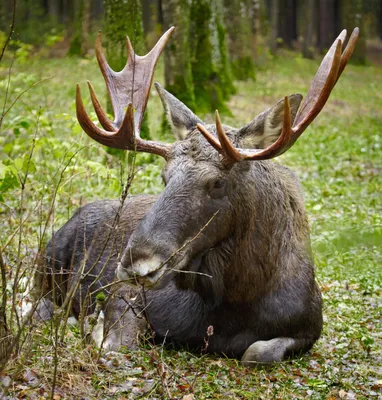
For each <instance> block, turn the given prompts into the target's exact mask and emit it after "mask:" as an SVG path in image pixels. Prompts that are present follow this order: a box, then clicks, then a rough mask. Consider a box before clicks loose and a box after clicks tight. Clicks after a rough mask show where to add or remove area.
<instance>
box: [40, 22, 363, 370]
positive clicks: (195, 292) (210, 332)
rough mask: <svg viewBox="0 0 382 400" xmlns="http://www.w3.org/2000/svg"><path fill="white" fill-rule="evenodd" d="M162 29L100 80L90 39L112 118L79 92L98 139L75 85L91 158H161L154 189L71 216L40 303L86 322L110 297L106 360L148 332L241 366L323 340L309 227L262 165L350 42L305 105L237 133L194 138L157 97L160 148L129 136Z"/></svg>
mask: <svg viewBox="0 0 382 400" xmlns="http://www.w3.org/2000/svg"><path fill="white" fill-rule="evenodd" d="M173 29H174V28H171V29H169V30H168V31H167V32H166V33H165V34H164V35H163V36H162V37H161V39H160V40H159V41H158V43H157V44H156V45H155V47H154V48H153V49H152V50H151V52H150V53H148V54H147V55H146V56H142V57H141V56H138V55H136V54H135V53H134V50H133V48H132V45H131V43H130V41H129V38H128V37H127V50H128V59H127V63H126V66H125V68H124V69H123V70H122V71H121V72H115V71H113V70H112V69H111V68H110V67H109V65H108V64H107V61H106V58H105V56H104V54H103V52H102V45H101V37H100V36H99V37H98V38H97V42H96V55H97V60H98V63H99V66H100V69H101V72H102V74H103V76H104V79H105V81H106V86H107V89H108V92H109V95H110V99H111V102H112V106H113V109H114V117H115V118H114V121H111V120H110V119H109V118H108V116H107V115H106V113H105V112H104V111H103V110H102V108H101V105H100V102H99V100H98V99H97V96H96V94H95V91H94V89H93V87H92V85H91V84H90V83H89V82H88V85H89V90H90V95H91V100H92V103H93V106H94V109H95V111H96V114H97V117H98V120H99V122H100V124H101V125H102V127H103V128H100V127H98V126H97V125H96V124H95V123H94V122H93V121H92V120H91V119H90V117H89V116H88V114H87V113H86V110H85V107H84V104H83V101H82V98H81V91H80V88H79V86H78V85H77V93H76V108H77V118H78V121H79V123H80V125H81V127H82V128H83V130H84V131H85V132H86V133H87V134H88V135H89V136H90V137H91V138H92V139H94V140H96V141H97V142H99V143H100V144H102V145H105V146H109V147H113V148H118V149H125V150H130V151H134V152H147V153H152V154H156V155H159V156H161V157H163V158H164V159H165V160H166V165H165V167H164V169H163V171H162V177H163V181H164V185H165V188H164V190H163V192H162V193H161V194H160V195H137V196H130V195H127V194H125V196H123V201H121V200H101V201H97V202H94V203H90V204H87V205H85V206H83V207H82V208H80V209H79V210H78V211H77V212H76V213H75V214H74V216H73V217H72V218H71V219H70V220H69V221H68V222H67V223H66V224H65V225H64V226H63V227H62V228H61V229H60V230H58V231H57V232H56V233H55V234H54V236H53V237H52V239H51V241H50V242H49V243H48V245H47V249H46V255H45V260H46V261H45V271H46V274H47V276H48V279H47V288H46V289H45V290H46V291H47V292H48V291H50V292H53V293H54V300H55V301H56V302H57V303H58V304H61V305H62V304H63V303H65V300H66V299H67V298H68V295H69V294H72V295H73V301H72V302H71V303H70V304H71V308H72V311H73V313H74V315H76V316H78V315H79V314H81V313H84V314H91V313H92V312H93V311H94V308H95V303H96V296H97V293H99V292H103V293H107V294H108V295H109V296H108V299H107V301H106V305H105V308H104V310H103V315H104V320H103V323H104V325H103V329H104V335H105V337H104V340H103V345H104V346H107V347H109V348H113V349H118V348H119V347H120V346H122V345H125V346H129V347H131V348H134V347H135V346H137V340H138V336H139V334H140V333H141V332H143V331H144V329H145V328H146V326H147V325H146V321H147V322H148V324H149V326H150V327H151V329H152V331H153V332H154V333H155V339H156V338H159V339H160V340H162V339H166V341H167V342H172V343H175V344H179V345H186V346H188V347H189V348H191V349H195V350H197V349H199V350H200V349H206V348H207V351H209V352H213V353H219V354H224V355H226V356H228V357H235V358H238V359H241V360H242V361H243V363H245V364H246V365H252V364H256V363H271V362H278V361H281V360H283V359H285V358H286V357H289V356H292V355H296V354H300V353H303V352H306V351H308V350H310V349H311V348H312V346H313V344H314V343H315V342H316V341H317V340H318V338H319V337H320V334H321V330H322V300H321V293H320V290H319V288H318V285H317V283H316V282H315V273H314V261H313V256H312V252H311V246H310V236H309V226H308V222H307V217H306V212H305V207H304V200H303V195H302V191H301V188H300V185H299V182H298V180H297V178H296V177H295V176H294V174H293V173H292V172H291V171H290V170H289V169H287V168H285V167H283V166H281V165H279V164H278V163H275V162H273V161H271V160H270V159H272V158H274V157H276V156H279V155H281V154H283V153H284V152H285V151H287V150H288V149H289V148H290V147H291V146H292V145H293V144H294V142H295V141H296V140H297V138H298V137H299V136H300V135H301V134H302V133H303V131H304V130H305V129H306V128H307V127H308V126H309V124H310V123H311V122H312V121H313V120H314V119H315V117H316V116H317V115H318V114H319V112H320V111H321V109H322V108H323V107H324V105H325V103H326V101H327V99H328V97H329V95H330V92H331V90H332V89H333V87H334V86H335V84H336V82H337V80H338V79H339V77H340V75H341V73H342V72H343V70H344V68H345V66H346V64H347V62H348V60H349V58H350V57H351V54H352V52H353V50H354V47H355V44H356V41H357V38H358V34H359V32H358V28H355V29H354V31H353V33H352V35H351V37H350V39H349V41H348V44H347V46H346V48H345V49H344V51H342V45H343V43H344V41H345V39H346V31H345V30H344V31H343V32H342V33H341V34H340V35H339V36H338V38H337V39H336V40H335V41H334V43H333V45H332V46H331V47H330V49H329V50H328V53H327V54H326V56H325V57H324V59H323V61H322V63H321V66H320V67H319V69H318V72H317V74H316V76H315V78H314V80H313V82H312V85H311V87H310V89H309V92H308V94H307V96H306V98H305V99H304V100H303V101H302V96H301V95H300V94H292V95H290V96H286V97H284V98H283V99H282V100H280V101H279V102H278V103H277V104H276V105H275V106H273V107H272V108H270V109H268V110H266V111H264V112H263V113H261V114H260V115H258V116H257V117H256V118H255V119H254V120H253V121H252V122H250V123H249V124H248V125H246V126H244V127H242V128H240V129H236V128H233V127H230V126H226V125H223V124H222V123H221V120H220V117H219V114H218V112H216V122H215V124H205V123H204V122H203V121H202V120H201V119H200V118H199V117H197V116H196V115H195V114H194V113H193V112H192V111H191V110H190V109H189V108H187V107H186V106H185V105H184V104H183V103H182V102H181V101H179V100H178V99H177V98H176V97H174V96H173V95H172V94H170V93H169V92H167V91H166V90H165V89H164V88H163V87H161V86H160V85H159V84H158V83H156V84H155V87H156V90H157V91H158V93H159V96H160V99H161V102H162V104H163V106H164V110H165V112H166V115H167V118H168V120H169V122H170V124H171V126H172V130H173V132H174V134H175V135H176V137H177V141H176V142H175V143H172V144H167V143H161V142H156V141H150V140H144V139H142V138H141V137H140V128H141V124H142V120H143V115H144V111H145V108H146V104H147V101H148V97H149V93H150V89H151V85H152V80H153V74H154V69H155V66H156V64H157V61H158V58H159V56H160V54H161V52H162V50H163V49H164V46H165V45H166V43H167V41H168V40H169V37H170V35H171V33H172V31H173ZM86 299H87V305H86V309H85V311H84V300H86ZM143 316H144V317H143ZM207 342H208V343H207ZM207 345H208V346H207Z"/></svg>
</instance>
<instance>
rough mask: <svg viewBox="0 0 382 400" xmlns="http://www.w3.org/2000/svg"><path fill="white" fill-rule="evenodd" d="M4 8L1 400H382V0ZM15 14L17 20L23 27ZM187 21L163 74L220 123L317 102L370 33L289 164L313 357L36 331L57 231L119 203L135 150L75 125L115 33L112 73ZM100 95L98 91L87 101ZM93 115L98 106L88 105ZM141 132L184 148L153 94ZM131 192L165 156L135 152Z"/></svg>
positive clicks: (144, 188) (50, 328) (44, 328)
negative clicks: (306, 260) (98, 47)
mask: <svg viewBox="0 0 382 400" xmlns="http://www.w3.org/2000/svg"><path fill="white" fill-rule="evenodd" d="M15 4H16V2H14V1H13V0H3V1H1V2H0V50H1V49H3V50H4V52H2V53H1V56H0V106H1V107H0V245H1V247H0V272H1V289H0V298H1V303H0V398H1V396H4V397H8V398H31V399H39V398H45V397H50V398H55V399H59V398H74V399H77V398H120V399H123V398H129V399H130V398H139V397H140V398H158V399H159V398H184V399H185V400H190V399H204V398H222V399H226V398H230V399H236V398H237V399H243V398H245V399H246V398H248V399H258V398H264V399H269V398H275V399H286V398H301V399H306V398H312V399H340V398H345V399H370V398H378V396H380V395H381V389H382V377H381V370H382V369H381V368H382V367H381V358H382V353H381V352H382V343H381V338H382V333H381V332H382V325H381V302H380V298H381V294H382V271H381V268H380V267H381V265H382V252H381V248H380V243H381V242H382V199H381V189H382V165H381V155H380V153H381V126H382V90H381V89H382V87H381V86H382V67H381V66H382V0H304V1H303V0H242V1H239V0H232V1H229V0H212V1H206V0H157V1H150V0H142V1H137V0H123V1H122V0H104V1H101V0H33V1H32V0H17V4H16V7H15ZM14 17H15V18H14ZM172 25H175V26H176V27H177V29H176V32H175V34H174V35H173V37H172V39H171V41H170V42H169V44H168V46H167V48H166V51H165V53H164V56H162V59H161V61H160V63H159V65H158V68H157V72H156V75H155V80H157V81H159V82H161V83H163V84H164V85H165V87H166V88H167V89H168V90H169V91H171V92H172V93H173V94H175V95H176V96H177V97H178V98H179V99H181V100H182V101H183V102H184V103H186V104H187V105H188V106H189V107H190V108H191V109H192V110H194V111H195V112H196V113H198V114H199V115H200V117H201V118H203V119H204V120H205V121H207V122H210V121H212V119H213V112H214V110H215V109H216V108H218V109H219V111H220V112H221V114H222V118H224V123H226V124H229V125H232V126H243V125H245V124H247V123H248V122H249V121H251V120H252V119H253V118H254V117H255V116H256V115H257V114H258V113H260V112H262V111H264V110H265V109H267V108H268V107H270V106H272V105H274V104H275V103H276V102H277V101H279V100H280V99H281V98H283V96H285V95H287V94H291V93H295V92H301V93H302V94H304V95H305V94H306V93H307V90H308V88H309V85H310V82H311V80H312V79H313V76H314V74H315V71H316V70H317V68H318V65H319V62H320V59H321V58H322V56H323V54H324V53H325V51H326V50H327V49H328V47H329V46H330V45H331V43H332V42H333V41H334V39H335V38H336V37H337V35H338V34H339V33H340V32H341V30H342V29H344V28H346V29H347V30H348V33H350V32H351V31H352V30H353V28H354V27H355V26H359V28H360V32H361V35H360V38H359V41H358V44H357V47H356V50H355V53H354V54H353V57H352V59H351V61H350V65H348V66H347V68H346V70H345V72H344V74H343V76H342V77H341V79H340V80H339V82H338V84H337V85H336V88H335V89H334V91H333V93H332V95H331V97H330V99H329V101H328V103H327V105H326V106H325V109H324V110H323V112H322V113H321V114H320V116H319V117H318V118H317V119H316V120H315V122H314V123H313V124H312V126H311V127H309V129H308V130H307V131H306V132H305V134H304V135H303V137H301V138H300V139H299V141H298V142H297V143H296V144H295V146H294V147H293V148H292V149H290V151H288V153H286V154H285V155H283V156H282V157H281V158H280V160H277V161H276V162H282V163H283V164H284V165H286V166H288V167H290V168H291V169H292V170H293V171H294V172H295V173H296V174H297V176H298V177H299V179H300V181H301V182H302V186H303V190H304V193H305V198H306V208H307V212H308V216H309V220H310V225H311V236H312V246H313V251H314V254H315V261H316V265H317V278H318V282H319V285H320V288H321V290H322V293H323V297H324V320H325V325H324V331H323V335H322V338H321V340H320V341H319V342H318V344H317V345H316V346H315V347H314V349H313V351H312V352H311V353H310V354H308V355H304V356H302V357H300V358H297V359H295V360H291V361H287V362H285V363H281V364H278V365H275V366H268V367H260V366H259V367H257V368H254V369H251V370H248V369H247V368H244V367H243V366H241V365H240V363H238V362H237V361H235V360H229V359H224V358H218V357H214V356H211V355H209V356H207V355H205V354H202V355H198V354H197V355H195V354H191V353H189V352H188V351H186V350H183V351H175V350H171V349H166V348H163V347H161V346H158V347H152V346H151V345H150V344H149V343H144V344H142V348H141V349H140V350H138V351H134V352H130V351H126V352H125V353H120V354H119V353H110V352H109V353H108V352H105V351H103V350H100V349H98V348H97V347H96V346H95V345H94V343H89V342H88V341H87V340H86V339H84V338H83V336H82V333H83V326H82V323H81V321H79V322H77V323H74V324H73V325H70V324H68V323H66V320H65V323H62V321H61V320H60V319H58V318H55V319H53V320H52V321H50V322H49V323H45V324H36V323H32V324H31V323H30V319H29V318H28V317H27V318H26V319H25V316H26V315H27V314H28V312H29V311H30V310H33V302H32V292H33V290H32V289H33V288H32V282H33V279H32V277H33V275H34V273H35V270H36V265H37V264H38V262H39V261H38V260H39V259H40V257H41V254H43V248H44V246H45V245H46V243H47V241H48V240H49V238H50V237H51V235H52V233H53V232H54V231H56V230H57V229H58V228H59V227H61V226H62V225H63V224H64V223H65V222H66V221H67V220H68V219H69V218H70V216H71V215H72V214H73V213H74V211H75V210H76V209H77V208H78V207H79V206H81V205H83V204H86V203H88V202H91V201H95V200H97V199H106V198H118V197H119V196H120V195H121V193H122V191H123V188H124V185H125V183H126V180H127V177H128V175H129V166H131V163H130V159H129V157H128V155H127V154H126V153H124V152H120V151H112V150H109V149H106V148H104V147H103V146H100V145H97V144H95V143H93V142H92V141H91V140H90V139H89V138H88V137H87V136H86V135H85V134H84V133H83V132H82V130H81V128H80V127H79V126H78V123H77V120H76V117H75V103H74V99H75V86H76V83H80V84H81V86H82V87H83V88H84V87H85V82H86V80H90V81H91V82H92V84H93V86H94V87H95V90H96V92H97V94H98V96H99V98H100V99H101V102H102V103H103V104H106V103H107V97H106V90H105V87H104V83H103V80H102V75H101V73H100V72H99V69H98V66H97V62H96V59H95V52H94V43H95V39H96V36H97V33H98V32H99V31H100V30H102V42H103V46H104V48H105V53H106V57H107V59H108V61H109V63H110V65H111V66H112V67H113V68H114V69H115V70H119V69H121V68H122V67H123V66H124V64H125V62H126V54H125V48H126V47H125V36H126V35H129V36H130V38H131V39H132V42H133V46H134V48H135V49H136V52H137V53H138V54H140V55H143V54H146V53H147V51H148V50H150V49H151V48H152V46H153V45H154V43H155V42H156V40H157V39H158V37H159V36H160V35H161V33H162V32H164V31H165V30H166V29H167V28H168V27H170V26H172ZM83 93H84V94H85V90H83ZM84 101H85V106H86V107H87V110H88V111H89V113H90V115H91V117H92V119H94V120H96V116H95V113H94V112H93V111H91V112H90V110H91V102H90V97H89V96H88V95H87V97H85V99H84ZM143 135H144V136H145V137H151V138H153V139H160V140H163V141H169V142H171V141H174V140H175V139H174V137H173V135H172V133H171V131H170V130H169V127H168V126H167V125H166V122H165V119H164V118H163V113H162V107H161V105H160V101H159V98H158V95H157V94H156V92H155V90H152V91H151V98H150V101H149V105H148V110H147V113H146V118H145V122H144V129H143ZM136 166H137V167H138V170H137V172H136V175H135V178H134V181H133V182H132V186H131V188H130V193H131V194H137V193H160V192H161V191H162V190H163V185H162V182H161V178H160V171H161V168H162V167H163V161H162V160H160V159H158V158H157V157H155V156H152V155H147V154H137V158H136Z"/></svg>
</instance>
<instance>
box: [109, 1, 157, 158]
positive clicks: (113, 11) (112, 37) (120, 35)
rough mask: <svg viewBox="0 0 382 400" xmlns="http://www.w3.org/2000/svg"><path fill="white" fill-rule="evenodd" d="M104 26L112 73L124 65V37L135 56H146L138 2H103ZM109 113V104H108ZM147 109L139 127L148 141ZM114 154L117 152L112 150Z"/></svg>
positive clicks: (125, 55) (140, 9)
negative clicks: (127, 38) (127, 39)
mask: <svg viewBox="0 0 382 400" xmlns="http://www.w3.org/2000/svg"><path fill="white" fill-rule="evenodd" d="M104 12H105V25H104V32H105V35H104V37H103V46H104V48H105V50H106V59H107V61H108V63H109V65H110V67H111V68H112V69H114V71H121V70H122V69H123V68H124V66H125V65H126V60H127V53H126V36H129V38H130V41H131V44H132V46H133V49H134V51H135V53H136V54H138V55H144V54H146V46H145V42H144V37H143V24H142V7H141V2H140V1H139V0H124V1H121V0H104ZM108 110H109V111H111V104H110V102H109V103H108ZM149 136H150V135H149V127H148V123H147V109H146V111H145V117H144V119H143V123H142V126H141V137H142V138H144V139H149ZM111 152H113V153H115V154H120V153H119V152H118V151H116V152H115V151H114V150H112V151H111Z"/></svg>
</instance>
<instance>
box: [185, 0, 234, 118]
mask: <svg viewBox="0 0 382 400" xmlns="http://www.w3.org/2000/svg"><path fill="white" fill-rule="evenodd" d="M214 5H215V4H214ZM213 17H214V15H213V13H212V9H211V2H210V1H208V0H192V3H191V18H190V21H191V24H190V36H189V40H190V48H191V71H192V78H193V83H194V91H195V100H196V105H197V109H198V111H200V112H211V111H213V110H216V109H219V110H220V111H227V107H226V105H225V103H224V98H225V93H224V89H223V86H224V83H223V82H224V77H222V76H220V74H219V70H218V68H217V65H216V64H214V58H215V57H214V54H213V50H214V46H213V45H212V43H211V39H212V40H214V37H215V38H216V32H215V33H213V32H212V29H211V27H213V26H214V20H213ZM220 34H221V32H220ZM215 49H216V47H215ZM215 60H216V58H215Z"/></svg>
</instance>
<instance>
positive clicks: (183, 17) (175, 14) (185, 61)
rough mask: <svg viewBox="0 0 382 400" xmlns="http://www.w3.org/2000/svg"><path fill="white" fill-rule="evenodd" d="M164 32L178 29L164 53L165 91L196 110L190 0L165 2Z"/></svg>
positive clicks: (167, 0)
mask: <svg viewBox="0 0 382 400" xmlns="http://www.w3.org/2000/svg"><path fill="white" fill-rule="evenodd" d="M162 18H163V30H167V29H168V28H170V27H171V26H174V25H175V26H176V29H175V32H174V34H173V35H172V38H171V41H170V43H169V45H168V46H166V48H165V51H164V56H165V68H164V75H165V85H166V89H167V90H168V91H169V92H171V93H172V94H173V95H174V96H176V97H177V98H178V99H179V100H180V101H182V102H183V103H184V104H186V105H187V106H188V107H189V108H191V109H195V96H194V85H193V82H192V73H191V54H190V41H189V28H190V5H189V2H188V1H187V0H162Z"/></svg>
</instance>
